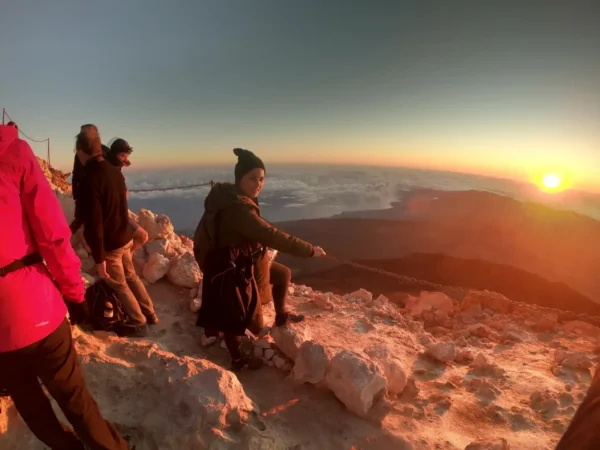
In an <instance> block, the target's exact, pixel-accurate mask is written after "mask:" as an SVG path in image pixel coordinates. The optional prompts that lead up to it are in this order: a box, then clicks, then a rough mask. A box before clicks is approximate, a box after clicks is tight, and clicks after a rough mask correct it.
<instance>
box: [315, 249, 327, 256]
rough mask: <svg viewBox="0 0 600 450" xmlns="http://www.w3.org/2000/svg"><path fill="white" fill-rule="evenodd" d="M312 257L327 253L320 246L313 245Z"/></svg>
mask: <svg viewBox="0 0 600 450" xmlns="http://www.w3.org/2000/svg"><path fill="white" fill-rule="evenodd" d="M312 256H313V258H322V257H323V256H327V253H325V250H323V249H322V248H321V247H313V255H312Z"/></svg>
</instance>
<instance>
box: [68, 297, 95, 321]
mask: <svg viewBox="0 0 600 450" xmlns="http://www.w3.org/2000/svg"><path fill="white" fill-rule="evenodd" d="M65 303H66V304H67V309H68V310H69V318H70V321H71V325H80V324H82V323H87V322H89V320H90V307H89V306H88V304H87V302H86V301H85V300H84V301H83V302H82V303H73V302H70V301H68V300H67V301H65Z"/></svg>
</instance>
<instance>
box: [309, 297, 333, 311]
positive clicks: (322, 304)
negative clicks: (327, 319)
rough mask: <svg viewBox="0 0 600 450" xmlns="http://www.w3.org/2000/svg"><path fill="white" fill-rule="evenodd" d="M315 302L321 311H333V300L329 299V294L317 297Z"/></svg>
mask: <svg viewBox="0 0 600 450" xmlns="http://www.w3.org/2000/svg"><path fill="white" fill-rule="evenodd" d="M313 302H314V304H315V305H316V306H318V307H319V308H321V309H328V310H329V309H332V308H333V305H332V303H331V300H330V298H329V295H328V294H319V295H317V296H316V297H315V298H314V299H313Z"/></svg>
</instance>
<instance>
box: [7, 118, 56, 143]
mask: <svg viewBox="0 0 600 450" xmlns="http://www.w3.org/2000/svg"><path fill="white" fill-rule="evenodd" d="M4 115H5V116H6V117H8V120H9V121H11V122H15V121H14V120H12V117H10V116H9V115H8V113H7V112H6V110H4ZM15 123H16V122H15ZM18 129H19V133H21V134H22V135H23V137H25V138H26V139H29V140H30V141H32V142H38V143H40V144H41V143H43V142H48V141H49V140H50V138H46V139H44V140H43V141H39V140H37V139H33V138H30V137H29V136H27V135H26V134H25V133H24V132H23V130H21V127H19V128H18Z"/></svg>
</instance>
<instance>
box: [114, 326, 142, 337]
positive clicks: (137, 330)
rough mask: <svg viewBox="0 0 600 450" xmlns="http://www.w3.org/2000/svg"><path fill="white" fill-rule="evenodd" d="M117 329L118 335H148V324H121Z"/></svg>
mask: <svg viewBox="0 0 600 450" xmlns="http://www.w3.org/2000/svg"><path fill="white" fill-rule="evenodd" d="M119 331H120V334H119V335H120V336H123V337H132V338H136V337H146V336H148V325H147V324H144V325H123V326H122V327H121V329H120V330H119Z"/></svg>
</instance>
